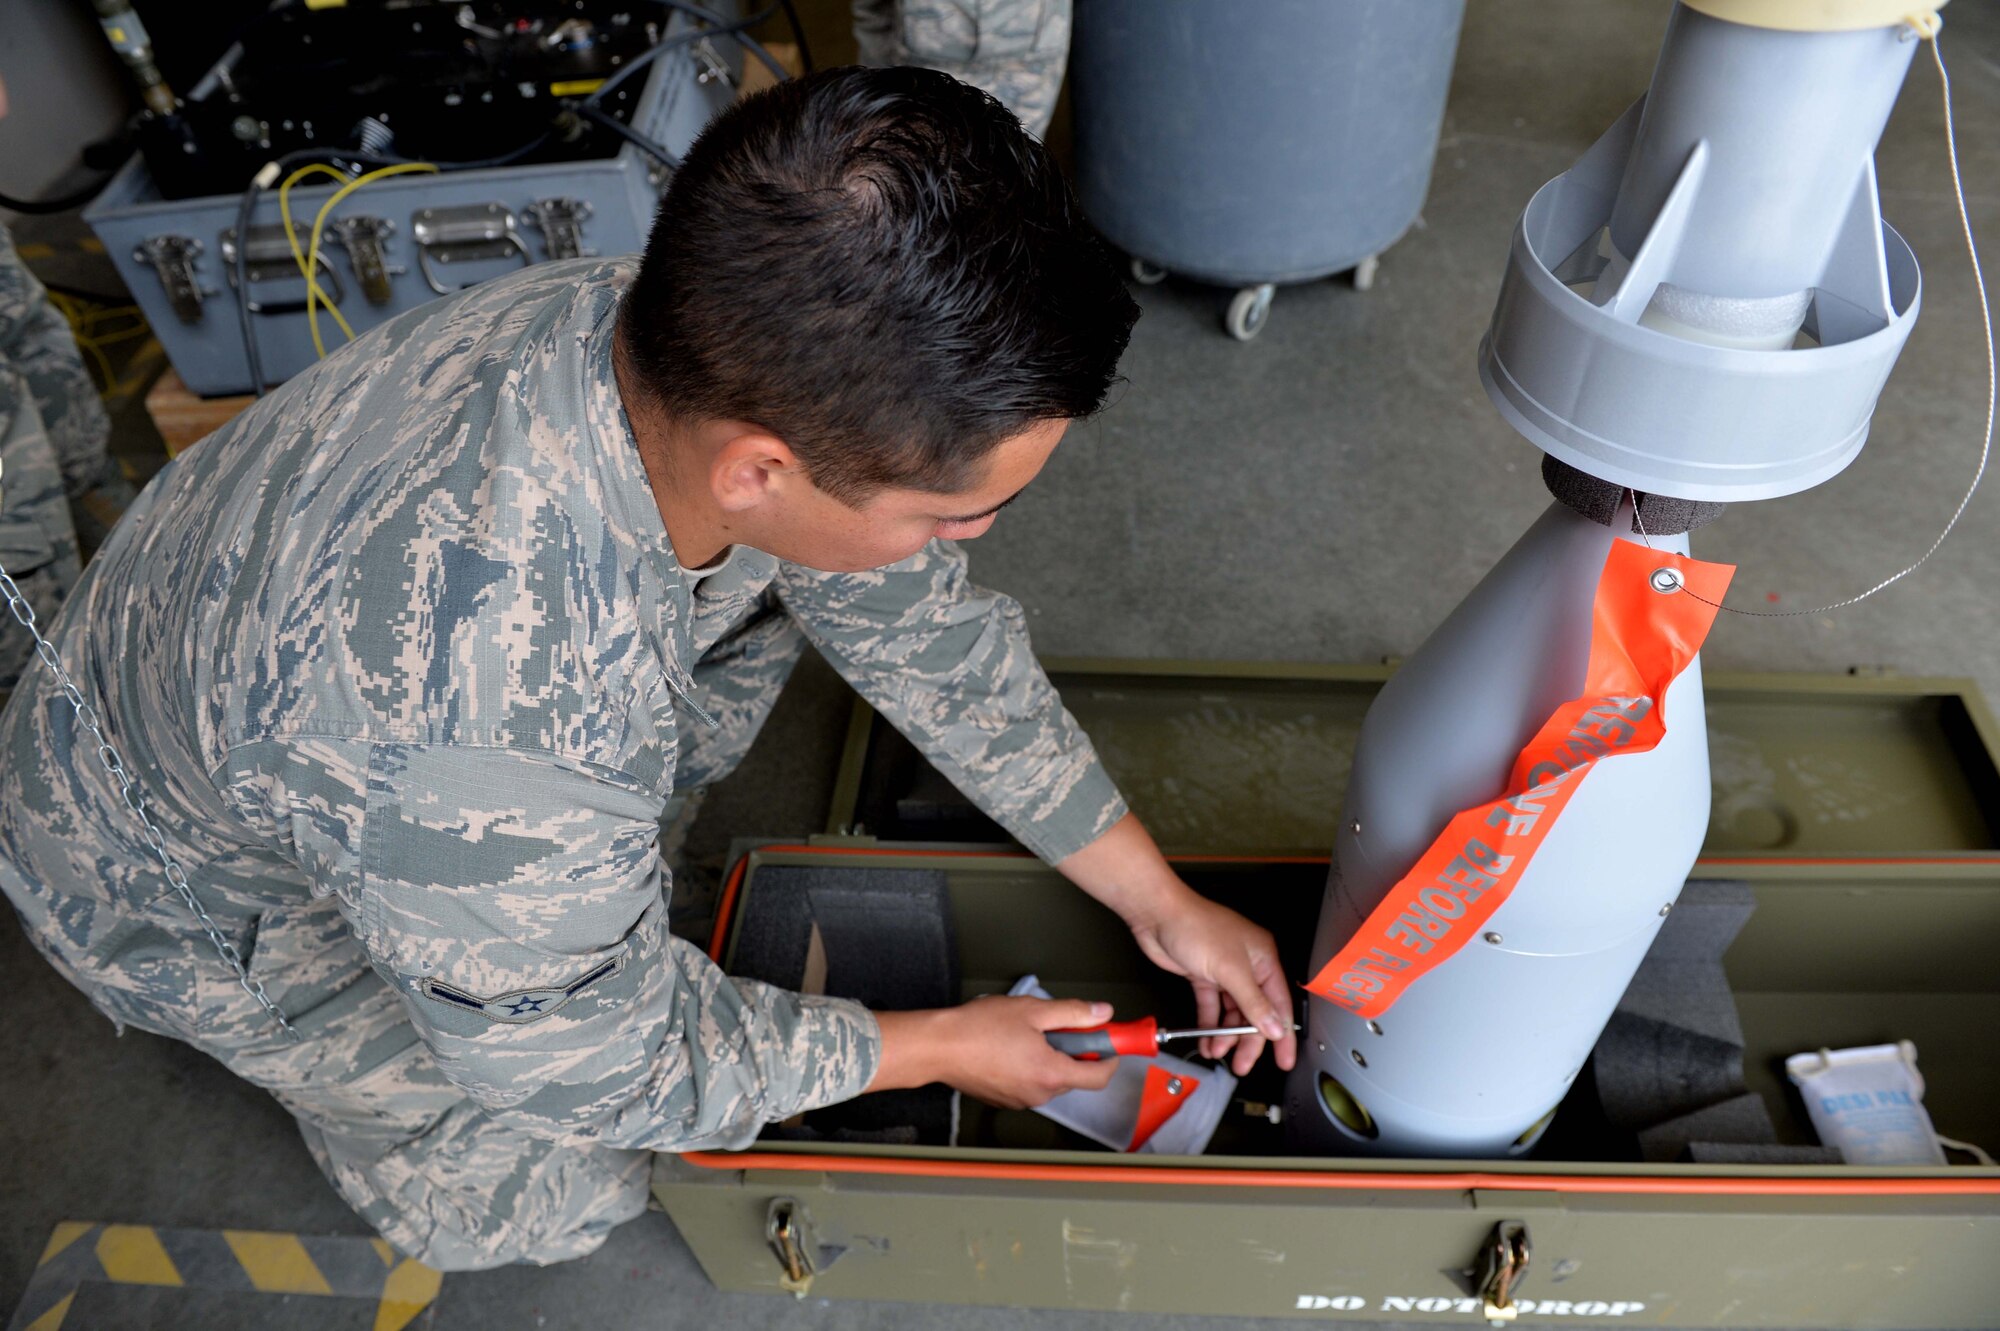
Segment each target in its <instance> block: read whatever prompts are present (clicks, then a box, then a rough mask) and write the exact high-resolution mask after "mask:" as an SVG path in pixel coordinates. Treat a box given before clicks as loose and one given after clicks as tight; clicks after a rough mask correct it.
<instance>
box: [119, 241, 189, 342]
mask: <svg viewBox="0 0 2000 1331" xmlns="http://www.w3.org/2000/svg"><path fill="white" fill-rule="evenodd" d="M200 257H201V242H200V241H198V240H196V239H195V238H194V237H193V236H148V237H146V238H145V239H144V240H142V241H140V242H139V244H138V246H137V247H136V248H135V249H133V251H132V258H133V260H134V261H136V262H138V263H144V264H150V265H152V268H153V271H154V272H156V273H158V274H159V275H160V285H161V286H163V287H165V288H166V289H167V303H168V304H169V305H171V306H173V307H174V317H175V318H177V319H179V320H180V321H181V322H182V323H184V324H194V323H200V322H201V298H202V290H201V283H200V282H199V281H198V280H196V278H195V275H194V261H195V260H196V259H199V258H200Z"/></svg>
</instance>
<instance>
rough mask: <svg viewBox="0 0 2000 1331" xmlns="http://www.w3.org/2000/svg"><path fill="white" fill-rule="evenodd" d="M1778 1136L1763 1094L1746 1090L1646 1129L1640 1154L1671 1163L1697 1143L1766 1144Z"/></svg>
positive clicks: (1656, 1161)
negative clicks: (1765, 1105)
mask: <svg viewBox="0 0 2000 1331" xmlns="http://www.w3.org/2000/svg"><path fill="white" fill-rule="evenodd" d="M1777 1136H1778V1129H1777V1127H1776V1126H1775V1125H1774V1124H1773V1123H1772V1122H1771V1111H1770V1110H1768V1109H1766V1108H1765V1107H1764V1097H1763V1096H1761V1095H1756V1094H1752V1093H1748V1092H1746V1093H1744V1094H1742V1095H1738V1096H1734V1097H1732V1098H1730V1099H1728V1100H1724V1101H1722V1102H1721V1103H1719V1104H1712V1105H1707V1106H1704V1107H1703V1108H1700V1109H1697V1110H1695V1111H1694V1112H1693V1113H1691V1114H1682V1115H1680V1116H1679V1117H1677V1118H1670V1119H1668V1120H1667V1121H1666V1122H1664V1123H1656V1124H1654V1125H1653V1126H1652V1127H1650V1128H1647V1129H1646V1130H1645V1131H1643V1132H1641V1133H1640V1134H1639V1155H1640V1157H1641V1158H1642V1159H1644V1160H1646V1161H1647V1162H1649V1163H1652V1164H1670V1163H1672V1162H1673V1161H1675V1160H1678V1159H1680V1156H1681V1152H1682V1151H1683V1150H1684V1149H1686V1148H1688V1147H1691V1146H1693V1144H1694V1143H1696V1142H1716V1143H1731V1144H1735V1145H1752V1146H1763V1145H1769V1144H1771V1143H1772V1142H1775V1141H1776V1140H1777Z"/></svg>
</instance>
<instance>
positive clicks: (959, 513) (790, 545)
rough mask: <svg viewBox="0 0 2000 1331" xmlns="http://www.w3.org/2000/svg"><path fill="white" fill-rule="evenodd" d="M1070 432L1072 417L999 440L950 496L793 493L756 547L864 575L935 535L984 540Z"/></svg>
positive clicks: (900, 491)
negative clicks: (845, 499)
mask: <svg viewBox="0 0 2000 1331" xmlns="http://www.w3.org/2000/svg"><path fill="white" fill-rule="evenodd" d="M1068 428H1069V422H1068V421H1066V420H1051V421H1043V422H1041V423H1039V424H1036V425H1032V426H1030V427H1029V428H1027V429H1025V430H1023V431H1021V432H1020V433H1019V434H1016V435H1011V436H1009V437H1008V438H1006V439H1003V440H1001V441H1000V443H999V444H998V445H997V446H996V447H995V448H994V449H993V451H992V452H991V453H989V454H987V455H986V460H985V471H984V473H983V475H982V476H981V478H980V479H979V481H978V482H977V483H976V484H974V485H972V486H971V487H969V488H968V489H965V490H961V491H958V492H956V493H952V494H941V493H937V492H935V491H930V490H903V489H890V490H880V491H877V492H876V493H875V494H873V495H871V496H870V497H869V498H868V499H867V500H866V501H865V502H863V503H862V504H860V505H859V506H850V505H847V504H844V503H842V502H840V501H839V500H838V499H835V498H833V497H832V496H831V495H828V494H827V493H826V492H825V491H823V490H821V489H819V488H818V487H816V486H807V487H804V489H803V490H802V491H801V492H795V493H794V494H792V495H791V496H789V497H790V499H791V500H792V502H790V503H788V504H786V505H785V508H786V509H787V510H788V511H787V512H786V513H785V514H784V515H783V518H782V520H781V521H778V522H774V523H769V524H768V525H763V530H761V531H760V532H759V533H758V536H759V539H757V540H755V541H754V542H753V544H755V545H756V546H757V547H758V548H759V549H762V550H764V551H765V552H766V553H769V554H773V555H776V556H777V557H778V558H780V559H784V560H788V561H789V562H791V563H794V564H803V565H805V566H806V567H807V568H816V569H820V570H821V571H823V572H827V573H859V572H863V571H865V570H867V569H871V568H881V567H883V566H884V565H886V564H894V563H897V562H899V561H901V560H904V559H908V558H909V557H910V556H911V555H913V554H915V553H917V551H919V550H921V549H923V548H924V546H926V545H927V544H929V543H930V541H931V540H932V538H934V537H942V538H943V539H945V540H948V541H969V540H972V539H973V538H974V537H977V536H983V535H985V534H986V530H987V529H988V528H989V527H991V526H992V525H993V520H994V518H995V517H997V516H998V515H999V512H1000V510H1001V509H1003V508H1005V507H1006V506H1007V505H1008V504H1009V503H1011V502H1013V499H1014V497H1015V496H1016V495H1018V494H1020V493H1021V491H1022V490H1024V489H1026V488H1027V485H1028V483H1029V482H1030V481H1032V480H1034V479H1035V477H1036V476H1037V475H1038V474H1039V473H1040V472H1041V470H1042V467H1043V466H1044V465H1045V464H1046V463H1047V462H1048V460H1049V456H1050V455H1051V454H1052V453H1054V452H1055V450H1056V445H1057V444H1059V443H1061V442H1062V437H1063V432H1064V431H1066V430H1067V429H1068ZM773 516H775V515H773Z"/></svg>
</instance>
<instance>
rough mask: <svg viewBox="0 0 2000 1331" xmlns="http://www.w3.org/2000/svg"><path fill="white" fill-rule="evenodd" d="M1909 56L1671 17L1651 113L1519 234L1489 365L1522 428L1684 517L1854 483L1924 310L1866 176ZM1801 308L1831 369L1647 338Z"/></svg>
mask: <svg viewBox="0 0 2000 1331" xmlns="http://www.w3.org/2000/svg"><path fill="white" fill-rule="evenodd" d="M1915 46H1916V43H1915V42H1914V41H1904V40H1902V39H1901V37H1900V36H1899V29H1896V28H1882V29H1871V30H1864V31H1859V32H1840V33H1800V32H1778V31H1772V30H1767V29H1762V28H1752V27H1747V26H1744V25H1741V24H1734V23H1728V22H1725V21H1723V20H1720V19H1713V18H1709V17H1707V16H1706V15H1703V14H1700V13H1697V12H1695V11H1693V10H1690V9H1688V8H1686V7H1685V6H1680V5H1677V6H1676V7H1675V10H1674V13H1673V16H1672V18H1671V20H1670V22H1669V24H1668V29H1667V35H1666V40H1665V43H1664V45H1663V47H1662V50H1661V53H1660V60H1659V64H1658V66H1657V68H1656V69H1655V71H1654V75H1653V83H1652V87H1651V90H1650V91H1649V92H1648V94H1647V95H1646V96H1645V97H1643V98H1641V99H1640V100H1639V101H1638V102H1637V103H1635V104H1634V105H1633V106H1632V108H1631V109H1630V110H1628V111H1627V112H1626V113H1625V115H1624V116H1623V117H1621V118H1620V119H1619V121H1618V122H1617V123H1616V124H1614V125H1613V126H1612V127H1611V128H1610V130H1608V131H1607V132H1606V133H1605V134H1604V136H1603V137H1602V138H1600V139H1599V140H1598V141H1597V142H1596V144H1594V145H1593V146H1592V147H1591V148H1590V150H1589V151H1588V152H1586V153H1585V154H1584V155H1583V157H1582V158H1581V159H1579V160H1578V162H1577V164H1576V165H1575V166H1573V167H1571V168H1570V170H1568V171H1567V172H1565V173H1564V174H1563V175H1561V176H1558V177H1557V178H1556V179H1554V180H1552V181H1550V182H1549V183H1548V184H1547V185H1545V186H1543V187H1542V189H1541V190H1540V191H1539V192H1537V193H1536V195H1535V197H1534V198H1533V200H1531V201H1530V202H1529V204H1528V207H1527V209H1526V211H1525V212H1524V213H1523V214H1522V216H1521V220H1520V224H1519V225H1518V226H1517V227H1516V228H1515V232H1514V238H1513V244H1512V246H1511V248H1510V250H1509V254H1508V262H1507V270H1506V275H1505V277H1504V279H1503V280H1502V283H1501V288H1500V298H1499V301H1498V304H1497V305H1496V306H1495V308H1494V312H1493V322H1492V325H1491V327H1490V328H1489V329H1488V332H1487V334H1486V337H1485V339H1484V341H1482V343H1481V344H1480V348H1479V375H1480V379H1481V380H1482V382H1484V384H1485V385H1486V391H1487V393H1488V394H1489V395H1490V396H1491V397H1492V399H1493V402H1494V404H1495V405H1496V406H1497V407H1498V408H1499V409H1500V413H1501V414H1502V415H1503V416H1505V417H1506V418H1507V420H1508V422H1509V423H1510V424H1512V425H1513V426H1514V428H1515V429H1517V430H1519V431H1520V432H1521V433H1522V434H1523V435H1524V436H1526V437H1527V438H1528V440H1529V441H1530V442H1532V443H1534V444H1535V445H1537V446H1538V447H1540V448H1542V449H1544V450H1546V451H1547V452H1549V453H1551V454H1553V455H1554V456H1556V457H1558V458H1560V459H1561V460H1563V461H1564V462H1567V463H1569V464H1570V465H1571V466H1573V467H1576V468H1578V469H1580V470H1582V471H1586V472H1588V473H1590V474H1591V475H1593V476H1597V477H1600V478H1602V479H1604V480H1607V481H1611V482H1613V483H1615V484H1618V485H1622V486H1626V487H1629V488H1631V489H1635V490H1641V491H1646V492H1650V493H1656V494H1664V495H1673V496H1676V497H1679V498H1683V499H1694V500H1710V501H1717V502H1724V503H1728V502H1738V501H1742V500H1751V499H1768V498H1774V497H1776V496H1779V495H1785V494H1791V493H1795V492H1797V491H1799V490H1804V489H1807V488H1809V487H1811V486H1814V485H1817V484H1819V483H1820V482H1822V481H1824V480H1827V479H1828V478H1830V477H1832V476H1834V475H1835V474H1837V473H1838V472H1839V471H1840V470H1841V469H1842V468H1844V467H1845V466H1846V465H1847V464H1848V463H1849V462H1851V461H1853V459H1854V457H1855V455H1856V454H1857V453H1859V452H1860V451H1861V446H1862V444H1863V443H1864V442H1865V441H1866V440H1867V437H1868V423H1869V418H1870V416H1871V415H1872V414H1873V412H1874V409H1875V400H1876V398H1877V396H1878V395H1879V394H1880V392H1881V389H1882V385H1883V383H1884V382H1885V381H1886V380H1887V379H1888V376H1889V371H1890V370H1891V368H1892V367H1893V366H1894V365H1895V363H1896V357H1897V356H1898V354H1899V353H1900V352H1901V351H1902V348H1903V343H1904V341H1905V340H1907V338H1908V337H1909V334H1910V329H1911V327H1912V325H1913V324H1914V323H1915V322H1916V317H1917V309H1918V304H1919V295H1920V285H1921V283H1920V277H1919V273H1918V270H1917V262H1916V258H1915V256H1914V255H1913V254H1912V253H1911V252H1910V248H1909V246H1908V245H1907V244H1905V243H1904V241H1903V239H1902V237H1901V236H1899V235H1897V234H1896V232H1895V231H1894V230H1893V229H1892V228H1890V227H1889V226H1887V225H1886V224H1885V223H1884V222H1883V221H1882V218H1881V211H1880V201H1879V199H1878V197H1877V193H1876V185H1875V168H1874V158H1873V154H1874V149H1875V145H1876V143H1877V141H1878V140H1879V139H1880V137H1881V132H1882V127H1883V125H1884V123H1886V121H1887V118H1888V114H1889V110H1890V108H1891V106H1892V105H1893V104H1894V101H1895V98H1896V93H1897V90H1898V89H1899V88H1900V87H1901V85H1902V81H1903V77H1904V75H1905V73H1906V72H1907V70H1908V68H1909V63H1910V59H1911V56H1912V54H1913V51H1914V48H1915ZM1663 288H1665V293H1664V295H1665V298H1664V299H1656V298H1657V297H1660V296H1661V295H1662V289H1663ZM1802 292H1809V293H1810V302H1809V303H1805V302H1801V305H1802V307H1803V309H1804V329H1805V331H1806V332H1807V333H1809V334H1810V335H1811V336H1812V337H1813V338H1814V340H1816V341H1817V342H1818V343H1819V345H1817V346H1810V347H1792V348H1786V349H1781V350H1766V349H1745V348H1742V347H1738V346H1727V345H1713V344H1711V343H1709V342H1706V341H1695V340H1692V339H1691V338H1690V337H1685V336H1679V335H1676V334H1675V333H1673V332H1665V331H1660V330H1658V329H1656V328H1652V327H1647V326H1644V325H1643V324H1642V323H1641V320H1642V319H1644V318H1646V316H1647V315H1648V312H1649V310H1651V311H1652V312H1653V320H1652V321H1654V322H1657V321H1659V316H1660V314H1661V313H1663V312H1665V311H1663V310H1662V309H1661V308H1659V307H1661V306H1665V307H1667V309H1670V310H1674V311H1682V310H1686V309H1688V308H1690V307H1692V308H1695V309H1702V308H1708V309H1712V310H1715V311H1718V312H1719V314H1718V318H1719V322H1718V323H1717V324H1716V326H1715V328H1714V329H1713V331H1716V332H1722V333H1727V332H1729V331H1730V329H1729V327H1728V324H1729V318H1730V316H1731V314H1732V312H1733V313H1735V314H1740V315H1741V316H1742V317H1743V318H1744V319H1746V320H1755V319H1759V318H1763V317H1766V315H1767V314H1768V311H1769V310H1770V309H1771V308H1775V307H1777V306H1782V305H1784V304H1785V302H1786V301H1787V299H1788V298H1792V297H1797V296H1799V295H1800V294H1801V293H1802ZM1760 303H1761V304H1760ZM1681 322H1682V323H1685V322H1686V321H1685V318H1683V319H1681ZM1692 331H1694V332H1696V333H1697V334H1699V333H1700V332H1702V331H1703V330H1700V329H1696V330H1692Z"/></svg>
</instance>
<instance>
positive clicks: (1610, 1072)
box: [1596, 1011, 1743, 1130]
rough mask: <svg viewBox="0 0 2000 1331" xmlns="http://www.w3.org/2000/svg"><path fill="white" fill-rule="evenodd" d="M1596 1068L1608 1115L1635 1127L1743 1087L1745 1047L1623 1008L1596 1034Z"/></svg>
mask: <svg viewBox="0 0 2000 1331" xmlns="http://www.w3.org/2000/svg"><path fill="white" fill-rule="evenodd" d="M1596 1066H1597V1095H1598V1099H1599V1100H1600V1101H1601V1102H1602V1103H1603V1105H1604V1114H1605V1117H1606V1118H1609V1119H1610V1120H1611V1121H1612V1122H1613V1123H1615V1124H1617V1125H1618V1126H1620V1127H1623V1128H1631V1129H1634V1130H1637V1129H1642V1128H1646V1127H1650V1126H1651V1125H1653V1124H1655V1123H1659V1122H1662V1121H1663V1120H1666V1119H1672V1118H1678V1117H1680V1116H1681V1115H1683V1114H1689V1113H1693V1112H1694V1111H1696V1110H1698V1109H1701V1108H1702V1107H1703V1106H1705V1105H1712V1104H1715V1103H1716V1102H1717V1101H1719V1100H1727V1099H1729V1098H1730V1097H1732V1096H1735V1095H1738V1094H1740V1093H1741V1092H1742V1090H1743V1046H1742V1045H1740V1044H1737V1043H1735V1042H1733V1041H1728V1040H1718V1039H1715V1038H1714V1037H1713V1036H1709V1035H1704V1034H1702V1033H1701V1032H1699V1031H1691V1030H1689V1029H1687V1028H1686V1027H1685V1026H1675V1025H1671V1024H1669V1023H1667V1022H1664V1021H1657V1020H1655V1019H1653V1018H1651V1017H1641V1016H1635V1015H1633V1014H1632V1013H1629V1012H1623V1011H1620V1012H1616V1013H1614V1014H1612V1017H1611V1021H1610V1024H1609V1025H1607V1026H1606V1027H1605V1028H1604V1034H1603V1035H1601V1036H1599V1037H1598V1040H1597V1062H1596Z"/></svg>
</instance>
